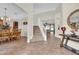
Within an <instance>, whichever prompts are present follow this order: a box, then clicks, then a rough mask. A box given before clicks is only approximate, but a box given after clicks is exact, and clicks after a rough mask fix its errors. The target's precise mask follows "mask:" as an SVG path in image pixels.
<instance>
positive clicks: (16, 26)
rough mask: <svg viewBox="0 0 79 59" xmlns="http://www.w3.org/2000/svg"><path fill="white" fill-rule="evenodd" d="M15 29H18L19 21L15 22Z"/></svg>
mask: <svg viewBox="0 0 79 59" xmlns="http://www.w3.org/2000/svg"><path fill="white" fill-rule="evenodd" d="M13 29H18V21H14V22H13Z"/></svg>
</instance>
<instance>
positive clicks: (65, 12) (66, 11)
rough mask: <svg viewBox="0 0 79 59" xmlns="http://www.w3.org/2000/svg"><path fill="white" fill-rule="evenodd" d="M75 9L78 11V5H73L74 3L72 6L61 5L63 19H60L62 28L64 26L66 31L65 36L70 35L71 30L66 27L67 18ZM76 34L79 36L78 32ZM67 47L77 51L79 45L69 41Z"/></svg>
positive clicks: (68, 4)
mask: <svg viewBox="0 0 79 59" xmlns="http://www.w3.org/2000/svg"><path fill="white" fill-rule="evenodd" d="M75 9H79V4H77V3H75V4H74V3H73V4H70V3H66V4H62V17H63V18H62V19H63V21H62V22H63V24H62V26H65V27H66V28H67V29H66V33H67V34H70V30H71V28H70V27H69V26H68V25H67V17H68V16H69V14H70V13H71V12H72V11H74V10H75ZM78 34H79V32H78ZM68 45H69V46H72V47H74V48H76V49H78V50H79V43H76V42H72V41H70V42H68Z"/></svg>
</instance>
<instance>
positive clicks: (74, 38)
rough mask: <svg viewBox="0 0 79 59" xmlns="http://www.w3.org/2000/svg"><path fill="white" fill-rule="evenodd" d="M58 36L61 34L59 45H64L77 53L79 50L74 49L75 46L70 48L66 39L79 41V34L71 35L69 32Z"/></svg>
mask: <svg viewBox="0 0 79 59" xmlns="http://www.w3.org/2000/svg"><path fill="white" fill-rule="evenodd" d="M59 35H60V36H62V41H61V44H60V47H64V48H66V49H68V50H70V51H72V52H74V53H76V54H78V55H79V50H77V49H75V48H72V47H70V46H68V45H67V43H68V41H69V40H71V41H75V42H79V36H77V35H76V36H72V35H71V34H59ZM64 40H66V41H65V44H63V43H64Z"/></svg>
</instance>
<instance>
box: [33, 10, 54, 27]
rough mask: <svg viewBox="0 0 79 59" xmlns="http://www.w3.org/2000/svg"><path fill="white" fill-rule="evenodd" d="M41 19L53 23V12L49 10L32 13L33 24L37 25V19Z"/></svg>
mask: <svg viewBox="0 0 79 59" xmlns="http://www.w3.org/2000/svg"><path fill="white" fill-rule="evenodd" d="M39 18H40V19H41V20H42V21H43V22H49V23H53V22H54V14H53V12H52V11H49V12H44V13H40V14H36V15H34V19H33V22H34V26H38V23H37V21H38V19H39Z"/></svg>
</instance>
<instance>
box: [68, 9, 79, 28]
mask: <svg viewBox="0 0 79 59" xmlns="http://www.w3.org/2000/svg"><path fill="white" fill-rule="evenodd" d="M67 24H68V26H69V27H70V28H72V29H79V9H76V10H75V11H73V12H71V13H70V15H69V16H68V19H67Z"/></svg>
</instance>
